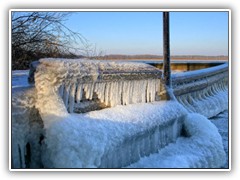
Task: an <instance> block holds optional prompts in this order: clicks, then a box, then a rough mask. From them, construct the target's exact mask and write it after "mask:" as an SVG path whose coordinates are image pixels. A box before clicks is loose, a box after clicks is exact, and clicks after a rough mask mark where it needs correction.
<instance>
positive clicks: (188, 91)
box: [172, 63, 228, 118]
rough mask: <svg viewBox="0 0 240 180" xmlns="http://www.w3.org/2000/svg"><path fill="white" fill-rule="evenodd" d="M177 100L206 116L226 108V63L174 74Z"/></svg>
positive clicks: (213, 114)
mask: <svg viewBox="0 0 240 180" xmlns="http://www.w3.org/2000/svg"><path fill="white" fill-rule="evenodd" d="M172 78H173V89H174V94H175V95H176V97H177V100H178V101H179V102H180V103H181V104H182V105H184V106H185V107H186V109H188V110H189V112H196V113H200V114H202V115H204V116H206V117H208V118H210V117H214V116H216V115H217V114H219V113H220V112H222V111H224V110H226V109H227V108H228V64H227V63H226V64H223V65H219V66H216V67H211V68H206V69H202V70H195V71H189V72H184V73H179V74H175V75H173V76H172Z"/></svg>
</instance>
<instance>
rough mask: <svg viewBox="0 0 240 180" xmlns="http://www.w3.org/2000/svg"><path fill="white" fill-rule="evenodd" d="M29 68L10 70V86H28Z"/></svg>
mask: <svg viewBox="0 0 240 180" xmlns="http://www.w3.org/2000/svg"><path fill="white" fill-rule="evenodd" d="M28 74H29V70H15V71H12V88H16V87H30V86H31V85H30V84H29V83H28Z"/></svg>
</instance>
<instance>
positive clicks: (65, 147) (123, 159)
mask: <svg viewBox="0 0 240 180" xmlns="http://www.w3.org/2000/svg"><path fill="white" fill-rule="evenodd" d="M184 115H186V110H185V109H184V108H183V107H182V106H181V105H180V104H179V103H177V102H155V103H148V104H146V103H142V104H132V105H127V106H116V107H113V108H109V109H104V110H100V111H92V112H89V113H86V114H69V115H68V116H67V117H64V118H62V117H58V120H57V121H55V122H53V123H52V124H51V125H48V128H47V129H46V139H45V149H44V151H43V153H44V154H43V162H44V167H50V168H74V167H75V168H76V167H77V168H89V167H90V168H91V167H92V168H95V167H108V168H114V167H115V168H117V167H123V166H126V165H129V164H131V163H132V162H134V161H137V160H138V159H139V158H140V157H141V156H144V155H149V154H150V153H153V152H157V150H158V149H160V148H162V147H164V146H165V145H166V144H168V143H169V142H173V141H175V140H176V138H177V137H178V136H179V133H180V129H181V120H182V117H183V116H184Z"/></svg>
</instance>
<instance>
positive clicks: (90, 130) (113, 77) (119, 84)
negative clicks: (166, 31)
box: [12, 59, 228, 168]
mask: <svg viewBox="0 0 240 180" xmlns="http://www.w3.org/2000/svg"><path fill="white" fill-rule="evenodd" d="M39 62H40V63H39V64H38V65H36V66H35V67H36V69H35V70H34V71H36V72H34V73H33V74H34V80H35V87H32V88H25V89H19V88H16V89H15V90H14V91H13V101H12V104H13V115H12V119H13V120H12V139H13V141H12V167H13V168H42V167H43V168H121V167H131V165H133V164H134V163H136V162H137V161H139V160H140V159H141V158H142V157H146V156H149V155H151V154H154V153H158V152H159V153H161V152H163V151H164V149H166V148H170V147H172V146H174V144H175V146H177V145H178V146H181V145H182V146H183V147H182V151H179V152H182V153H184V147H187V145H184V144H187V143H186V142H187V141H188V142H191V143H189V144H192V147H194V148H197V149H200V150H199V153H195V154H194V155H193V156H194V157H195V159H197V158H198V161H196V162H195V163H192V161H193V159H194V158H193V159H191V158H190V159H188V160H187V158H185V160H184V167H198V168H202V167H208V168H219V167H221V166H222V163H224V159H225V153H224V151H223V147H222V142H221V137H220V136H219V134H218V132H217V130H216V129H214V128H213V127H212V125H211V123H210V121H208V120H207V119H206V118H205V119H204V117H202V116H201V117H199V116H200V115H199V116H198V115H189V113H191V112H196V113H200V114H203V115H204V116H206V117H211V116H214V115H216V114H218V113H219V112H221V111H223V110H226V109H227V105H225V104H227V101H228V97H227V92H228V89H227V85H228V84H227V83H228V77H227V75H228V74H227V72H228V69H227V67H228V66H227V64H224V65H222V66H219V67H214V68H209V69H206V70H201V71H196V72H191V73H182V74H178V75H175V76H173V92H174V94H175V96H176V99H177V100H178V101H176V100H175V101H173V100H166V99H162V97H164V96H163V94H164V93H166V90H165V87H164V85H163V84H162V73H161V71H160V70H158V69H156V68H154V67H152V66H150V65H147V64H143V63H126V62H124V63H123V62H111V61H97V60H66V59H41V60H40V61H39ZM220 76H221V78H220ZM30 79H33V78H32V77H30ZM19 97H23V98H19ZM219 102H221V103H222V104H221V105H219V104H216V103H219ZM203 107H207V109H205V108H203ZM213 107H214V108H215V110H212V109H211V108H213ZM79 113H80V114H79ZM190 117H192V118H195V117H196V119H197V120H193V121H192V122H191V121H190V119H191V118H190ZM198 120H199V123H197V122H198ZM206 122H208V123H206ZM192 123H195V125H192ZM194 127H195V128H194ZM202 127H205V128H207V129H206V130H200V129H201V128H202ZM208 130H209V131H211V132H212V133H206V132H207V131H208ZM183 132H185V133H183ZM204 134H206V136H207V137H208V136H209V139H208V138H206V139H205V141H203V136H204ZM210 136H211V138H210ZM181 138H182V139H183V140H181ZM204 144H207V145H206V146H205V147H204V146H203V145H204ZM167 145H169V146H167ZM199 147H201V148H199ZM175 148H176V147H175ZM189 149H190V148H185V150H189ZM165 151H167V150H165ZM169 152H170V151H169ZM163 154H164V153H163ZM166 155H167V154H166ZM183 156H184V155H183ZM160 157H161V156H160ZM166 158H167V157H166ZM171 158H174V157H173V156H172V157H171ZM171 158H170V159H171ZM140 161H141V160H140ZM140 161H139V162H140ZM164 162H165V165H164V164H159V167H165V168H166V167H168V166H169V163H167V161H164ZM169 162H170V161H169ZM178 165H179V167H182V166H183V165H180V164H178ZM133 167H135V166H134V165H133Z"/></svg>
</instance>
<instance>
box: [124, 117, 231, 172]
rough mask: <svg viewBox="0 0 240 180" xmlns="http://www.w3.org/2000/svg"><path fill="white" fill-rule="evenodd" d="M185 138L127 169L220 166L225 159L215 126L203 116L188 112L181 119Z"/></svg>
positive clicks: (220, 139)
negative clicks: (182, 119)
mask: <svg viewBox="0 0 240 180" xmlns="http://www.w3.org/2000/svg"><path fill="white" fill-rule="evenodd" d="M184 130H185V131H186V134H187V136H188V137H180V138H178V139H177V141H176V143H171V144H169V145H168V146H166V147H165V148H163V149H161V150H160V151H159V152H158V153H156V154H152V155H150V156H149V157H145V158H142V159H141V160H140V161H138V162H136V163H134V164H131V165H130V166H128V167H127V168H221V167H222V166H223V165H224V163H225V160H226V154H225V152H224V149H223V145H222V138H221V136H220V134H219V133H218V129H217V128H216V127H215V126H214V124H212V123H211V122H210V121H209V120H208V119H207V118H206V117H204V116H202V115H199V114H194V113H191V114H188V115H187V116H186V118H185V119H184Z"/></svg>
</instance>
